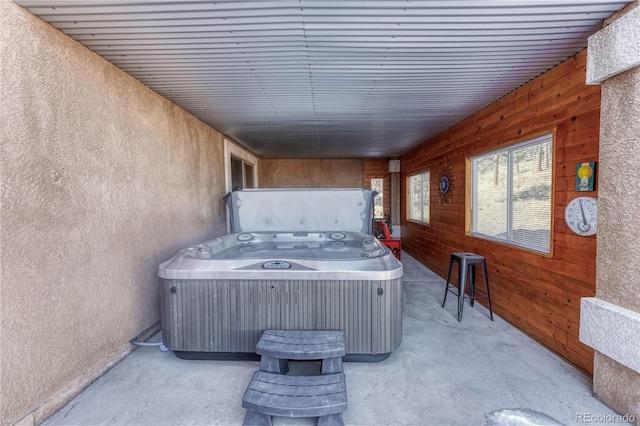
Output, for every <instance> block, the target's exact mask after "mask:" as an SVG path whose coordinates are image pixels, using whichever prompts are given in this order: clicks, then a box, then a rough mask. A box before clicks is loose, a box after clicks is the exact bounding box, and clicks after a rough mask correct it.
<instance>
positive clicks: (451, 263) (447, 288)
mask: <svg viewBox="0 0 640 426" xmlns="http://www.w3.org/2000/svg"><path fill="white" fill-rule="evenodd" d="M452 267H453V258H451V259H449V272H448V273H447V283H446V284H445V285H444V300H443V301H442V307H443V308H444V303H445V302H446V301H447V293H448V292H449V280H451V268H452Z"/></svg>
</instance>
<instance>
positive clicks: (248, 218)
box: [224, 188, 378, 234]
mask: <svg viewBox="0 0 640 426" xmlns="http://www.w3.org/2000/svg"><path fill="white" fill-rule="evenodd" d="M377 194H378V193H377V192H376V191H372V190H370V189H366V188H265V189H243V190H241V191H234V192H230V193H228V194H227V195H225V196H224V200H225V201H226V203H227V206H228V207H229V212H230V220H231V232H232V233H239V232H271V231H273V232H309V231H348V232H362V233H365V234H371V233H372V232H373V229H372V215H373V198H374V197H375V196H376V195H377Z"/></svg>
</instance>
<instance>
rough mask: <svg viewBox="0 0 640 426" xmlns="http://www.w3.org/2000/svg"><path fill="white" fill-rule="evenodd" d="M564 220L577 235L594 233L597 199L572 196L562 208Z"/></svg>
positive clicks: (596, 225) (595, 228) (596, 218)
mask: <svg viewBox="0 0 640 426" xmlns="http://www.w3.org/2000/svg"><path fill="white" fill-rule="evenodd" d="M564 220H565V222H566V223H567V226H568V227H569V229H571V230H572V231H573V232H575V233H576V234H578V235H583V236H588V235H595V233H596V232H597V230H598V200H597V199H596V198H594V197H577V198H574V199H573V200H571V201H569V204H567V207H566V208H565V209H564Z"/></svg>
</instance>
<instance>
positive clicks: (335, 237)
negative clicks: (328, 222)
mask: <svg viewBox="0 0 640 426" xmlns="http://www.w3.org/2000/svg"><path fill="white" fill-rule="evenodd" d="M329 238H331V239H332V240H344V239H345V238H347V236H346V235H345V233H344V232H332V233H331V234H329Z"/></svg>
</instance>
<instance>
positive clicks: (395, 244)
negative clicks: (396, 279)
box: [380, 222, 402, 260]
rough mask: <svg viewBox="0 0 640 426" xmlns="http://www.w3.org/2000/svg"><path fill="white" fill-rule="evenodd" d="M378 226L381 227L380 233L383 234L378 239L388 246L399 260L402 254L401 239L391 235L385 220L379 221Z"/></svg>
mask: <svg viewBox="0 0 640 426" xmlns="http://www.w3.org/2000/svg"><path fill="white" fill-rule="evenodd" d="M380 226H381V227H382V234H383V235H384V238H382V239H380V242H381V243H382V244H384V245H385V246H387V247H389V249H391V252H392V253H393V255H394V256H395V257H396V259H398V260H400V257H401V255H402V240H401V239H399V238H392V237H391V231H389V226H388V225H387V224H386V223H385V222H380Z"/></svg>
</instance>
